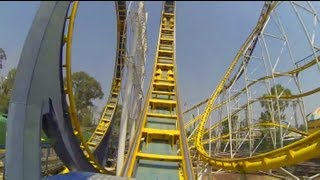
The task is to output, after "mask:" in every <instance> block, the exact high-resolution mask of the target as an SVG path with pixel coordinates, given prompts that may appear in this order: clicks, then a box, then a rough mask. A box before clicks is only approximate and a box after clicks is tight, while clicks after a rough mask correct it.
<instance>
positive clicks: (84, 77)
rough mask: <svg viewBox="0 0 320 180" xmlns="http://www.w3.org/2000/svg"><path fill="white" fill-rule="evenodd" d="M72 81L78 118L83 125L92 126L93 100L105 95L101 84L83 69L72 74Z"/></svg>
mask: <svg viewBox="0 0 320 180" xmlns="http://www.w3.org/2000/svg"><path fill="white" fill-rule="evenodd" d="M64 82H66V80H64ZM72 83H73V84H72V85H73V86H72V88H73V93H74V98H75V103H76V108H77V115H78V119H79V120H80V122H81V124H82V126H90V125H91V124H92V119H93V111H94V104H93V102H92V101H93V100H95V99H102V98H103V95H104V94H103V92H102V89H101V85H100V83H99V82H98V81H97V80H96V79H94V78H93V77H91V76H90V75H89V74H88V73H86V72H83V71H80V72H75V73H73V74H72Z"/></svg>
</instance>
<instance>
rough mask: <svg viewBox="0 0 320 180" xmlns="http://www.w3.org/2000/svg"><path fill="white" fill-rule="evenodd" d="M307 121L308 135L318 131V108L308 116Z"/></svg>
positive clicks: (319, 125)
mask: <svg viewBox="0 0 320 180" xmlns="http://www.w3.org/2000/svg"><path fill="white" fill-rule="evenodd" d="M307 119H308V131H309V133H313V132H315V131H318V130H320V107H319V108H317V109H316V110H315V111H314V112H312V113H310V114H308V115H307Z"/></svg>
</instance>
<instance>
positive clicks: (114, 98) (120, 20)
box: [63, 1, 126, 173]
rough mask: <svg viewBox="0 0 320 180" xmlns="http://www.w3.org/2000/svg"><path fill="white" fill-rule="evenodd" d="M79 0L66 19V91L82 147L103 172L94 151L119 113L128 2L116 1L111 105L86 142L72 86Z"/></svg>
mask: <svg viewBox="0 0 320 180" xmlns="http://www.w3.org/2000/svg"><path fill="white" fill-rule="evenodd" d="M78 4H79V2H78V1H74V2H73V5H72V10H71V15H70V16H68V17H67V19H66V21H69V25H68V30H67V35H66V36H65V38H64V42H65V44H66V54H65V55H66V63H65V65H63V67H64V70H65V74H66V83H65V84H66V85H65V94H66V95H68V100H69V112H70V118H71V122H72V125H73V127H74V134H75V135H76V136H77V137H78V138H79V140H80V141H81V145H80V147H81V149H82V150H83V152H84V154H85V156H86V158H87V159H88V161H89V162H90V163H91V164H92V165H93V166H94V167H95V168H96V169H97V170H98V171H99V172H101V173H107V171H106V169H105V168H103V167H102V166H101V165H100V164H99V163H98V161H97V159H96V158H95V157H94V155H93V153H92V152H93V151H94V150H95V149H96V148H97V146H98V145H99V143H100V142H101V140H102V139H103V137H104V136H105V135H106V132H107V131H108V128H109V125H110V123H111V121H112V118H113V114H114V112H115V109H116V106H117V103H118V99H119V94H120V87H121V78H122V69H123V59H124V53H125V42H126V40H125V39H126V37H125V34H126V33H125V29H126V28H125V20H126V3H125V1H117V2H115V6H116V14H117V54H116V61H115V68H114V75H113V80H112V86H111V91H110V95H109V98H108V101H107V105H106V106H105V108H104V111H103V113H102V116H101V118H100V122H99V124H98V126H97V128H96V129H95V131H94V133H93V134H92V136H91V137H90V139H89V140H88V142H86V141H85V140H84V138H83V136H82V133H81V127H80V123H79V121H78V119H77V114H76V112H77V111H76V106H75V100H74V96H73V88H72V77H71V73H72V71H71V47H72V38H73V29H74V23H75V18H76V14H77V9H78Z"/></svg>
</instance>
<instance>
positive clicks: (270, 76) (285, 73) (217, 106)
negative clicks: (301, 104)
mask: <svg viewBox="0 0 320 180" xmlns="http://www.w3.org/2000/svg"><path fill="white" fill-rule="evenodd" d="M317 59H318V60H320V57H319V56H318V57H317ZM315 64H317V60H316V59H314V60H312V61H310V62H309V63H307V64H305V65H303V66H300V67H298V68H296V69H293V70H291V71H288V72H283V73H273V74H272V75H269V76H264V77H261V78H259V79H257V80H255V81H253V82H251V83H250V84H248V86H247V87H248V88H249V87H251V86H253V85H254V84H256V83H258V82H261V81H264V80H266V79H271V78H272V77H280V76H294V75H296V74H297V73H299V72H301V71H304V70H306V69H308V68H310V67H312V66H313V65H315ZM245 90H246V88H243V89H242V90H240V91H239V92H238V93H236V94H235V95H233V96H232V97H230V100H233V99H235V98H236V97H238V96H239V95H240V94H241V93H242V92H244V91H245ZM318 91H319V88H316V89H314V90H312V91H309V92H306V93H303V94H298V95H291V96H280V97H279V98H280V99H295V98H299V97H303V96H306V95H310V94H314V93H316V92H318ZM271 98H272V96H265V97H260V98H259V99H271ZM206 102H207V101H206V100H205V101H202V102H200V103H199V104H197V105H196V106H193V107H192V108H190V109H188V110H187V111H185V113H186V112H190V111H191V110H192V109H194V108H196V107H199V106H201V105H202V104H204V103H206ZM227 102H228V101H223V102H221V103H219V104H218V105H215V106H214V107H213V108H212V109H211V111H213V110H215V109H217V108H219V107H221V106H222V105H224V104H226V103H227ZM211 111H210V112H211ZM201 117H202V114H200V115H198V116H196V117H195V118H194V119H192V120H190V121H188V123H187V124H186V125H185V128H188V127H189V126H191V125H192V124H193V123H195V122H196V121H198V120H200V119H201Z"/></svg>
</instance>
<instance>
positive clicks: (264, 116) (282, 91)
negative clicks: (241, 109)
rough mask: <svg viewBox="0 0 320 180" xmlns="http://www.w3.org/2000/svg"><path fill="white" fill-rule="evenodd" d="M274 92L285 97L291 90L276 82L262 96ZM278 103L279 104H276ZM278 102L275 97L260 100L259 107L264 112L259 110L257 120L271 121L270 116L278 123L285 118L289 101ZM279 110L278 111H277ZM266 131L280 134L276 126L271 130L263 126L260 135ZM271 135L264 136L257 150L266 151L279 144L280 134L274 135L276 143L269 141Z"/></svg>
mask: <svg viewBox="0 0 320 180" xmlns="http://www.w3.org/2000/svg"><path fill="white" fill-rule="evenodd" d="M276 92H277V93H278V95H279V97H285V96H290V95H291V90H290V89H288V88H285V87H283V86H282V85H281V84H276V85H275V86H273V87H271V89H270V93H268V94H264V95H263V97H267V96H274V97H275V96H276ZM278 103H279V105H278ZM278 103H277V101H276V100H275V99H272V101H270V100H269V101H261V102H260V104H261V107H262V108H263V109H264V112H261V114H260V118H259V120H260V121H261V122H271V121H272V118H273V119H274V121H275V123H279V122H280V121H283V120H285V119H286V115H285V113H284V112H285V110H286V108H287V107H288V106H289V101H287V100H281V99H279V100H278ZM279 111H280V112H279ZM267 133H270V134H273V135H276V134H280V129H279V128H276V129H275V130H274V131H273V132H272V131H270V130H269V128H267V127H265V128H262V130H261V137H260V138H263V136H265V135H266V134H267ZM271 140H272V139H271V137H269V136H266V139H265V140H264V141H263V142H262V143H261V145H260V148H259V149H258V151H259V152H266V151H268V150H271V149H272V148H276V147H277V146H279V145H280V141H281V139H280V136H278V135H277V136H276V142H277V143H276V144H273V143H272V141H271Z"/></svg>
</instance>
